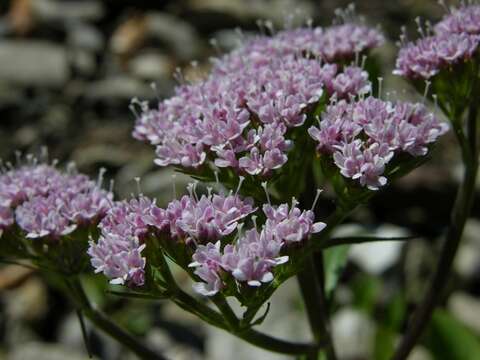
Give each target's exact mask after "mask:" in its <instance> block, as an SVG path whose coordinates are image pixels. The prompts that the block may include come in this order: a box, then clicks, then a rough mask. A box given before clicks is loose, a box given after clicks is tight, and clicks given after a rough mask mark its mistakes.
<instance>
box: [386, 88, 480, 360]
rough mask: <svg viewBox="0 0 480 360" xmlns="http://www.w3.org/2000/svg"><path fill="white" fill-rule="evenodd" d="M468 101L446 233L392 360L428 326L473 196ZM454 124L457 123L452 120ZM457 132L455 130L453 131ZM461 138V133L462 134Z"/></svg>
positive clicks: (472, 117) (472, 126)
mask: <svg viewBox="0 0 480 360" xmlns="http://www.w3.org/2000/svg"><path fill="white" fill-rule="evenodd" d="M472 98H473V99H474V100H473V101H472V103H471V105H470V108H469V112H468V118H467V132H466V137H464V136H460V137H458V136H457V139H458V140H459V142H460V147H461V149H462V157H463V161H464V167H465V168H464V174H463V180H462V183H461V185H460V187H459V189H458V192H457V197H456V199H455V203H454V207H453V210H452V217H451V220H450V225H449V228H448V231H447V235H446V238H445V242H444V244H443V246H442V250H441V254H440V258H439V260H438V263H437V266H436V270H435V273H434V275H433V278H432V282H431V284H430V285H429V288H428V290H427V292H426V294H425V296H424V298H423V300H422V301H421V303H420V304H419V305H418V307H417V309H416V311H415V312H414V314H413V316H412V319H411V321H410V323H409V325H408V328H407V331H406V333H405V336H404V337H403V339H402V341H401V343H400V345H399V347H398V348H397V351H396V352H395V354H394V355H393V357H392V360H404V359H406V358H407V357H408V355H409V354H410V352H411V350H412V349H413V347H414V346H415V344H416V343H417V342H418V340H419V338H420V336H421V335H422V332H423V330H424V329H425V327H426V326H427V325H428V323H429V320H430V318H431V316H432V314H433V311H434V309H435V307H436V306H437V304H438V301H439V299H441V294H442V293H443V291H444V289H445V285H446V283H447V281H448V278H449V276H450V273H451V269H452V265H453V261H454V259H455V255H456V253H457V250H458V247H459V244H460V241H461V239H462V234H463V230H464V228H465V224H466V222H467V219H468V217H469V215H470V211H471V209H472V205H473V201H474V196H475V183H476V178H477V173H478V165H479V162H478V124H477V120H478V119H477V117H478V105H477V103H476V98H475V97H472ZM452 123H454V124H455V123H457V125H456V127H458V126H459V125H458V123H461V122H459V121H452ZM456 133H457V131H456ZM462 135H463V131H462Z"/></svg>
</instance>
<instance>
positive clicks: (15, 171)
mask: <svg viewBox="0 0 480 360" xmlns="http://www.w3.org/2000/svg"><path fill="white" fill-rule="evenodd" d="M100 186H101V184H100V183H95V182H94V181H91V180H90V179H89V178H88V177H86V176H84V175H81V174H77V173H76V172H75V171H74V169H73V168H72V169H70V170H69V171H67V172H65V173H63V172H60V171H59V170H57V169H56V168H54V167H52V166H49V165H46V164H36V163H32V164H29V165H23V166H20V167H18V168H12V169H10V170H8V171H5V172H4V173H3V174H1V175H0V230H2V229H3V230H4V229H5V228H7V227H9V226H11V225H13V224H14V223H15V222H16V223H17V225H18V226H19V227H20V228H21V229H22V230H24V231H25V232H26V233H27V234H26V236H27V238H41V237H46V236H48V237H51V238H58V237H60V236H63V235H67V234H69V233H71V232H72V231H73V230H75V229H76V228H77V226H79V225H88V224H92V223H95V222H96V221H98V220H100V219H101V217H103V215H104V214H105V212H106V211H107V209H108V208H109V207H110V202H111V200H112V194H111V193H110V192H107V191H105V190H103V189H101V187H100Z"/></svg>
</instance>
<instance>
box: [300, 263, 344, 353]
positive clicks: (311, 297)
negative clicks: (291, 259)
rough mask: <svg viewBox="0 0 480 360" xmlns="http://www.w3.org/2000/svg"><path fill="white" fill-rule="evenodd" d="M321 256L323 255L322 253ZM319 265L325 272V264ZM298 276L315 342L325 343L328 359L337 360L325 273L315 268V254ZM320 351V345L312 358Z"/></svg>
mask: <svg viewBox="0 0 480 360" xmlns="http://www.w3.org/2000/svg"><path fill="white" fill-rule="evenodd" d="M320 256H322V255H321V254H320ZM318 265H319V266H321V268H322V272H323V264H318ZM319 276H320V277H319ZM297 278H298V283H299V285H300V290H301V293H302V297H303V301H304V303H305V308H306V311H307V315H308V322H309V324H310V328H311V330H312V334H313V337H314V339H315V342H316V343H317V344H322V343H323V344H325V346H324V350H325V353H326V355H327V359H329V360H336V355H335V351H334V348H333V342H332V338H331V335H330V329H329V324H328V323H329V321H328V307H327V303H326V299H325V291H324V286H323V274H318V272H317V270H316V269H315V264H314V260H313V256H310V257H309V258H308V259H307V261H306V264H305V267H304V269H303V270H302V271H301V272H300V273H299V274H298V276H297ZM319 351H320V346H319V349H318V353H317V354H315V355H314V356H312V359H317V358H318V354H319Z"/></svg>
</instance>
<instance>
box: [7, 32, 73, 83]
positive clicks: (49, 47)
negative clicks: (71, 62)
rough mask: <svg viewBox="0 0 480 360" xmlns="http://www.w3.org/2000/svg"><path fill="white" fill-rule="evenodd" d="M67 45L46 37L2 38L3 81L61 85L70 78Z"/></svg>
mask: <svg viewBox="0 0 480 360" xmlns="http://www.w3.org/2000/svg"><path fill="white" fill-rule="evenodd" d="M69 75H70V71H69V68H68V61H67V54H66V51H65V49H64V48H63V47H61V46H58V45H55V44H53V43H49V42H44V41H34V40H31V41H27V40H24V41H18V40H16V41H13V40H1V41H0V82H8V83H12V84H16V85H22V86H42V87H61V86H62V85H63V84H65V82H66V81H67V80H68V78H69Z"/></svg>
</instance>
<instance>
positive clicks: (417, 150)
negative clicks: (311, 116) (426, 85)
mask: <svg viewBox="0 0 480 360" xmlns="http://www.w3.org/2000/svg"><path fill="white" fill-rule="evenodd" d="M447 130H448V126H447V125H446V124H443V123H440V122H439V121H438V119H437V118H436V117H435V116H434V114H432V113H431V112H429V111H428V110H427V108H426V107H425V106H424V105H423V104H411V103H397V104H393V103H391V102H389V101H383V100H380V99H375V98H373V97H368V98H366V99H361V100H358V101H356V102H353V103H348V102H346V101H344V100H342V101H339V102H336V103H333V104H332V105H330V106H328V107H327V110H326V112H325V113H324V114H322V119H321V121H320V123H319V126H318V127H311V128H310V129H309V134H310V136H311V137H312V138H313V139H314V140H316V141H317V142H318V146H317V150H318V151H319V152H320V153H322V154H327V155H330V154H331V155H333V161H334V163H335V165H336V166H337V167H338V168H339V169H340V173H341V174H342V175H343V176H345V177H347V178H351V179H353V180H358V181H359V182H360V184H361V185H362V186H366V187H367V188H369V189H371V190H377V189H378V188H379V187H381V186H384V185H385V184H386V183H387V179H386V178H385V177H384V176H383V173H384V172H385V166H386V165H387V164H388V163H389V162H390V160H391V159H392V158H393V157H394V155H395V154H398V153H402V152H404V153H408V154H410V155H412V156H423V155H426V154H427V152H428V146H429V144H431V143H433V142H435V141H436V140H437V139H438V137H439V136H441V135H443V134H444V133H445V132H446V131H447Z"/></svg>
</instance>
